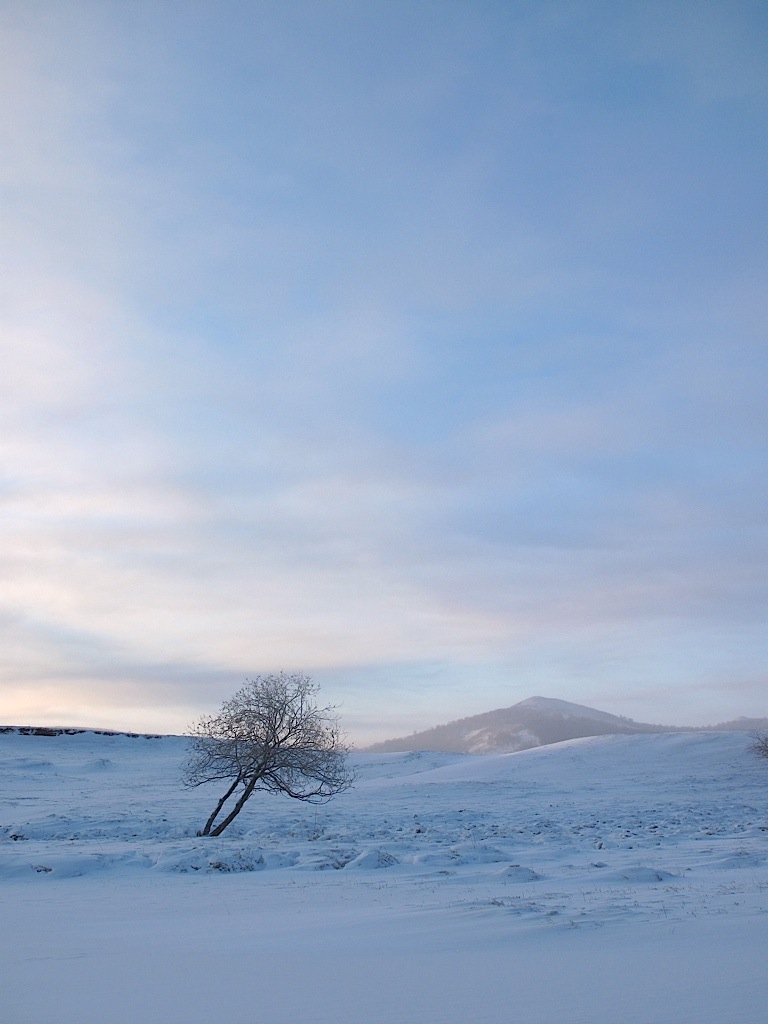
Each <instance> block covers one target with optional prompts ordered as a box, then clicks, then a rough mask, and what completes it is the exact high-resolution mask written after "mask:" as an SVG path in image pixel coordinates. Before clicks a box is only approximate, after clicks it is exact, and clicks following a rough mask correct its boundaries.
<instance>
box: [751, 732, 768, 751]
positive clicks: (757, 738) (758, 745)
mask: <svg viewBox="0 0 768 1024" xmlns="http://www.w3.org/2000/svg"><path fill="white" fill-rule="evenodd" d="M752 749H753V750H754V752H755V753H756V754H757V755H758V757H768V732H753V733H752Z"/></svg>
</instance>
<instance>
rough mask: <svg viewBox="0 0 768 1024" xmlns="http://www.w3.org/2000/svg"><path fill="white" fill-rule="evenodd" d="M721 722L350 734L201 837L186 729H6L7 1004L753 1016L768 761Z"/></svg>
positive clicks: (46, 1017) (56, 1014) (91, 1020)
mask: <svg viewBox="0 0 768 1024" xmlns="http://www.w3.org/2000/svg"><path fill="white" fill-rule="evenodd" d="M748 742H749V741H748V738H747V737H745V736H744V735H743V734H741V735H739V734H731V733H707V734H695V733H680V734H669V735H650V736H625V737H602V738H598V739H587V740H577V741H571V742H569V743H565V744H560V745H557V746H553V747H548V748H539V749H536V750H529V751H524V752H522V753H518V754H509V755H502V756H495V757H494V756H489V757H468V756H460V755H440V754H425V753H422V754H370V755H362V754H361V755H355V756H354V757H353V762H354V764H355V765H356V768H357V770H358V773H359V780H358V783H357V785H356V787H355V788H354V789H353V790H351V791H350V792H348V793H346V794H343V795H341V796H339V797H337V798H336V799H335V800H334V801H332V802H331V803H330V804H327V805H325V806H322V807H311V806H307V805H303V804H299V803H297V802H295V801H291V800H288V799H286V798H280V797H275V796H270V795H266V794H258V795H256V796H254V798H253V799H252V800H251V802H250V803H249V804H248V806H247V808H246V810H245V811H244V812H243V814H242V815H241V816H240V818H238V820H237V821H236V822H235V824H234V825H233V826H232V827H231V828H230V829H229V830H228V832H226V833H225V834H224V835H223V836H222V837H221V838H219V839H214V840H211V839H208V840H203V839H200V838H197V837H196V836H195V831H196V829H198V828H199V827H200V826H201V825H202V823H203V821H204V820H205V817H206V816H207V813H208V811H209V810H210V809H211V808H212V805H213V803H215V799H216V797H217V796H218V790H217V789H216V788H215V787H214V788H209V787H205V788H203V789H200V790H196V791H188V790H183V789H181V787H180V783H179V767H180V763H181V760H182V758H183V751H184V741H183V740H181V739H179V738H174V737H166V738H163V739H146V738H130V737H114V736H113V737H109V736H98V735H95V734H91V733H86V734H81V735H76V736H58V737H40V736H21V735H18V734H2V735H0V924H1V925H2V927H0V1019H2V1021H3V1022H4V1024H139V1022H141V1024H155V1022H157V1024H160V1022H163V1024H198V1022H201V1024H202V1022H204V1021H205V1022H208V1021H210V1020H223V1021H226V1022H227V1024H261V1022H270V1024H283V1022H286V1024H287V1022H296V1021H298V1022H301V1024H314V1022H318V1024H321V1022H322V1024H324V1022H328V1024H331V1022H332V1024H353V1022H354V1024H362V1022H365V1024H368V1022H370V1024H410V1022H419V1024H431V1022H435V1024H459V1022H461V1024H465V1022H472V1021H482V1022H483V1024H502V1022H503V1024H509V1022H513V1021H514V1022H523V1024H534V1022H535V1024H550V1022H551V1024H570V1022H573V1024H577V1022H584V1024H587V1022H588V1024H594V1022H598V1021H600V1022H614V1021H616V1022H619V1021H620V1022H622V1024H666V1022H668V1024H710V1022H711V1024H726V1022H728V1024H744V1022H749V1024H758V1022H763V1021H765V1020H767V1019H768V811H767V805H768V764H766V763H764V762H760V761H758V760H757V759H756V758H755V757H754V755H753V754H751V752H750V751H749V750H748Z"/></svg>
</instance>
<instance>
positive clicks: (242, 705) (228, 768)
mask: <svg viewBox="0 0 768 1024" xmlns="http://www.w3.org/2000/svg"><path fill="white" fill-rule="evenodd" d="M316 693H317V686H316V685H315V684H314V683H312V682H311V680H310V679H309V677H308V676H306V675H303V674H301V673H291V674H287V673H284V672H281V673H279V674H277V675H260V676H256V678H255V679H250V680H248V682H247V683H246V685H245V686H243V687H242V689H240V690H238V691H237V693H236V694H235V695H234V696H233V697H231V698H230V699H229V700H227V701H224V703H223V704H222V706H221V710H220V711H219V713H218V714H217V715H204V716H203V717H202V718H200V719H199V720H198V721H197V722H196V723H195V724H194V725H193V726H192V727H191V729H190V731H189V736H190V745H189V752H188V756H187V760H186V763H185V765H184V769H183V780H184V784H185V785H187V786H191V787H197V786H202V785H205V784H206V783H208V782H218V781H222V782H227V783H228V787H227V789H226V792H225V793H224V795H223V796H222V797H221V799H220V800H219V802H218V803H217V804H216V806H215V808H214V809H213V813H212V814H211V816H210V817H209V818H208V821H206V823H205V826H204V827H203V828H202V829H201V831H200V832H198V835H201V836H218V835H221V833H222V832H223V831H224V829H225V828H227V826H228V825H230V824H231V823H232V822H233V821H234V819H235V818H236V817H237V815H238V814H239V813H240V811H241V810H242V809H243V806H244V805H245V802H246V800H248V798H249V797H250V796H251V795H252V793H254V792H255V790H257V789H266V790H268V791H270V792H272V793H285V794H286V795H287V796H290V797H293V798H294V799H295V800H306V801H311V802H317V803H322V802H324V801H326V800H329V799H330V798H331V797H332V796H334V795H335V794H336V793H340V792H342V791H343V790H345V789H348V788H349V786H350V785H351V784H352V782H353V781H354V775H353V773H352V771H351V770H350V769H349V767H348V765H347V753H348V749H347V747H346V745H345V743H344V740H343V737H342V735H341V733H340V731H339V726H338V719H337V716H336V709H335V708H333V707H332V706H327V707H322V708H321V707H318V706H317V704H316V703H315V694H316ZM232 799H234V800H235V803H234V805H232V804H230V806H231V810H229V811H228V812H227V813H225V816H224V817H223V818H221V820H220V821H218V824H216V822H217V819H218V818H219V815H220V814H222V813H224V808H225V805H227V803H228V801H230V800H232Z"/></svg>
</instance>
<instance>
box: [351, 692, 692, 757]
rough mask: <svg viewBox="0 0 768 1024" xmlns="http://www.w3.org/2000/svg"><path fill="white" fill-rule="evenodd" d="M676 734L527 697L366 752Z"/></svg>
mask: <svg viewBox="0 0 768 1024" xmlns="http://www.w3.org/2000/svg"><path fill="white" fill-rule="evenodd" d="M674 731H679V730H674V729H670V728H667V727H665V726H660V725H646V724H644V723H641V722H633V721H632V720H631V719H629V718H621V717H619V716H618V715H611V714H608V712H606V711H598V710H596V709H595V708H589V707H585V706H584V705H583V704H572V703H570V702H569V701H565V700H556V699H554V698H551V697H529V698H528V699H527V700H523V701H521V702H520V703H519V704H515V705H514V706H513V707H510V708H499V709H498V710H496V711H488V712H486V713H484V714H481V715H472V716H471V717H469V718H461V719H459V720H458V721H456V722H449V723H448V724H447V725H439V726H436V727H435V728H433V729H427V730H425V731H423V732H417V733H413V734H412V735H411V736H402V737H399V738H397V739H391V740H384V741H383V742H381V743H375V744H373V745H372V746H370V747H368V748H366V749H367V750H369V751H372V752H378V753H386V752H393V751H398V750H442V751H446V752H449V753H457V754H489V753H513V752H514V751H517V750H529V749H530V748H532V747H540V746H545V745H547V744H550V743H560V742H562V741H563V740H572V739H578V738H580V737H584V736H606V735H631V734H634V733H653V732H657V733H661V732H674Z"/></svg>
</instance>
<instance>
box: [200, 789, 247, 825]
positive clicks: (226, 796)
mask: <svg viewBox="0 0 768 1024" xmlns="http://www.w3.org/2000/svg"><path fill="white" fill-rule="evenodd" d="M239 785H240V776H239V775H238V777H237V778H236V779H235V781H234V782H233V783H232V785H231V786H230V787H229V789H228V790H227V792H226V793H225V794H224V796H223V797H222V798H221V800H219V802H218V803H217V804H216V808H215V810H214V812H213V814H212V815H211V816H210V818H209V819H208V821H206V823H205V828H204V829H203V830H202V832H198V833H197V834H198V835H199V836H209V835H210V834H211V827H212V826H213V823H214V821H216V818H217V817H218V816H219V811H221V808H222V807H223V806H224V804H225V803H226V802H227V800H229V798H230V797H231V796H232V794H233V793H234V792H235V790H236V789H237V787H238V786H239ZM213 834H214V835H215V836H217V835H218V834H219V833H218V832H214V833H213Z"/></svg>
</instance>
